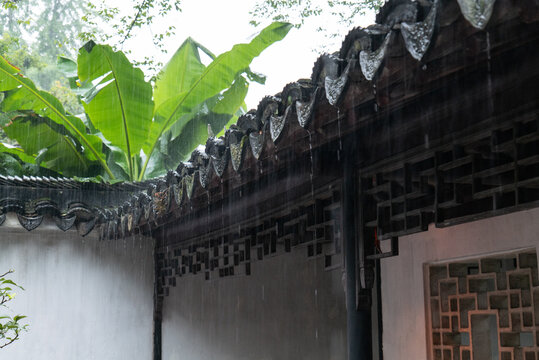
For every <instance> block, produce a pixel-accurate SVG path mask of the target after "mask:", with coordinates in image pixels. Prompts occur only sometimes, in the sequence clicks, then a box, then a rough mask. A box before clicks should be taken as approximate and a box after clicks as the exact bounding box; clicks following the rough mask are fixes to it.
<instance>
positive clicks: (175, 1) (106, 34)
mask: <svg viewBox="0 0 539 360" xmlns="http://www.w3.org/2000/svg"><path fill="white" fill-rule="evenodd" d="M130 2H131V3H132V5H133V6H132V7H131V8H132V10H131V11H129V12H127V13H125V12H122V11H120V8H119V7H115V6H111V2H110V1H106V0H94V1H90V2H88V10H87V12H86V14H84V16H83V17H82V20H83V21H84V22H85V23H86V24H88V25H89V26H90V27H92V28H96V27H98V24H99V27H101V28H102V27H103V25H102V24H103V23H104V24H106V27H107V28H108V29H110V30H109V31H100V32H95V31H83V32H81V33H80V34H79V37H80V38H81V39H83V40H85V41H89V40H94V41H96V42H101V43H105V42H107V43H113V44H117V46H113V48H114V50H118V47H121V46H122V45H123V44H124V43H125V42H126V41H128V40H130V39H131V38H132V37H133V36H134V34H135V33H136V30H137V29H142V28H144V27H148V26H150V25H152V24H153V23H154V22H155V21H156V20H162V19H163V18H165V17H166V16H167V15H169V14H174V13H179V12H181V7H180V5H181V1H180V0H171V1H169V0H142V1H136V0H130ZM175 33H176V27H175V26H174V25H169V26H168V27H167V28H166V29H165V30H164V31H163V32H161V33H156V34H153V36H152V40H153V44H154V46H155V47H156V48H158V49H159V50H160V51H161V52H163V53H167V50H166V49H165V47H164V41H165V40H166V39H167V38H169V37H171V36H173V35H175ZM126 53H127V54H129V51H128V52H126ZM135 65H137V66H145V67H146V68H147V69H148V70H150V71H152V72H153V71H158V70H159V68H160V67H161V66H163V64H162V63H160V62H157V61H156V60H155V58H154V57H153V56H152V55H148V56H146V57H145V58H144V60H143V61H140V62H136V63H135Z"/></svg>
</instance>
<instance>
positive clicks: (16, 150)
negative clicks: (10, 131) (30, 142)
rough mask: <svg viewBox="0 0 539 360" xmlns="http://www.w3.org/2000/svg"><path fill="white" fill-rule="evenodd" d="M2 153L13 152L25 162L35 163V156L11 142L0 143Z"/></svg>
mask: <svg viewBox="0 0 539 360" xmlns="http://www.w3.org/2000/svg"><path fill="white" fill-rule="evenodd" d="M0 153H5V154H12V155H15V156H17V158H19V159H20V160H21V161H24V162H25V163H29V164H34V163H35V158H34V157H33V156H30V155H28V154H26V153H25V152H24V150H23V149H21V148H20V147H16V146H13V145H10V144H4V143H0Z"/></svg>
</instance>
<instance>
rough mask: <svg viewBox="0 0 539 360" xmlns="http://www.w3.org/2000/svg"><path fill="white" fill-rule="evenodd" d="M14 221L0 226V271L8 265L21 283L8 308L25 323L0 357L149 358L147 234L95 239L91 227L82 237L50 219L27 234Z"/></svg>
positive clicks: (150, 251)
mask: <svg viewBox="0 0 539 360" xmlns="http://www.w3.org/2000/svg"><path fill="white" fill-rule="evenodd" d="M15 221H16V220H15ZM13 222H14V221H13V218H12V219H8V221H7V222H6V224H4V225H3V226H2V227H0V249H1V253H0V272H1V273H3V272H4V271H7V270H8V269H14V270H15V273H14V274H13V276H12V278H13V280H15V281H16V282H17V283H18V284H20V285H22V286H23V287H24V288H25V291H18V292H17V296H16V298H15V299H14V300H13V301H11V302H10V303H9V306H10V308H11V310H12V312H11V314H12V315H14V314H19V313H20V314H24V315H27V316H28V318H27V319H25V320H27V323H28V324H29V326H30V329H29V331H28V332H27V333H23V334H22V336H21V339H20V340H18V341H16V342H15V343H13V344H11V345H9V346H7V347H6V348H4V349H2V350H0V358H2V359H4V358H5V359H12V360H19V359H20V360H23V359H26V360H27V359H32V360H41V359H43V360H45V359H47V360H50V359H54V360H64V359H65V360H68V359H69V360H73V359H77V360H80V359H83V360H84V359H151V358H152V342H153V335H152V333H153V272H154V270H153V241H152V240H151V239H148V238H142V237H135V238H129V239H125V240H118V241H102V242H100V241H98V240H97V238H96V235H95V234H94V232H95V231H94V232H92V233H91V234H90V235H88V236H87V237H85V238H82V237H80V236H79V235H78V234H77V233H76V231H71V230H70V231H67V232H65V233H64V232H62V231H61V230H59V229H58V228H56V227H55V226H54V225H53V224H50V223H49V224H42V225H41V226H40V227H39V228H38V229H36V230H34V231H32V232H28V231H26V230H24V229H22V228H21V227H20V225H16V226H12V224H13ZM2 311H3V310H2Z"/></svg>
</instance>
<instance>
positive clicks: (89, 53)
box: [78, 42, 153, 178]
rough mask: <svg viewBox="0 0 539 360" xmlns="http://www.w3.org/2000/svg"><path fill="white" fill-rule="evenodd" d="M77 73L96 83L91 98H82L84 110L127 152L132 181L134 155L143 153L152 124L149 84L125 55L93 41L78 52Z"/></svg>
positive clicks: (84, 78) (110, 139)
mask: <svg viewBox="0 0 539 360" xmlns="http://www.w3.org/2000/svg"><path fill="white" fill-rule="evenodd" d="M78 74H79V78H80V80H81V81H82V82H95V83H94V91H93V92H92V94H91V96H87V97H86V98H85V99H83V100H84V103H83V105H84V109H85V110H86V113H87V114H88V116H89V117H90V120H91V122H92V123H93V125H94V126H95V127H96V128H97V129H99V130H100V131H101V133H102V134H103V135H104V136H105V138H106V139H107V140H108V141H110V143H111V144H112V145H113V146H117V147H118V148H120V149H121V150H122V151H124V153H125V154H126V155H125V157H126V162H127V164H128V168H129V175H130V177H131V178H133V177H134V170H133V156H134V154H137V153H138V152H139V151H140V150H141V148H142V146H143V144H144V142H145V141H146V139H147V137H148V133H149V129H150V125H151V122H152V114H153V100H152V87H151V85H150V83H148V82H146V81H145V80H144V74H143V73H142V71H141V70H140V69H138V68H135V67H133V65H132V64H131V63H130V62H129V60H128V59H127V57H126V56H125V55H124V54H123V53H122V52H115V51H113V50H112V48H111V47H110V46H106V45H96V44H95V43H93V42H89V43H87V44H86V45H85V46H83V47H82V48H81V50H80V51H79V56H78Z"/></svg>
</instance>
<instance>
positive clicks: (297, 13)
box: [249, 0, 385, 39]
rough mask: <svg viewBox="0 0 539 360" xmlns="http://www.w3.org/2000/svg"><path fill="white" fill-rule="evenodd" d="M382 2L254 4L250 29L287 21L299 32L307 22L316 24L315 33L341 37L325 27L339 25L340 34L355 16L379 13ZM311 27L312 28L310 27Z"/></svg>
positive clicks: (269, 0) (280, 0) (282, 0)
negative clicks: (272, 22)
mask: <svg viewBox="0 0 539 360" xmlns="http://www.w3.org/2000/svg"><path fill="white" fill-rule="evenodd" d="M384 2H385V0H358V1H350V0H257V1H256V3H255V5H254V6H253V8H252V10H251V11H250V12H249V14H250V15H251V21H250V23H251V25H253V26H255V27H258V26H260V24H263V23H266V22H267V21H268V20H271V21H286V22H290V23H292V24H294V26H295V27H296V28H301V27H303V26H304V25H306V23H307V22H308V21H312V23H314V24H315V28H316V30H317V31H318V32H320V33H322V34H323V35H324V36H325V37H327V38H330V39H331V38H335V37H337V36H340V35H342V34H341V33H339V32H335V30H334V31H329V30H328V29H327V25H326V24H328V23H329V24H333V25H334V24H339V25H340V28H341V29H343V30H346V29H349V28H350V27H352V26H354V25H355V21H357V17H358V16H362V15H365V13H366V11H367V10H378V9H379V8H380V7H381V6H382V5H383V4H384ZM312 23H311V24H312Z"/></svg>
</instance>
